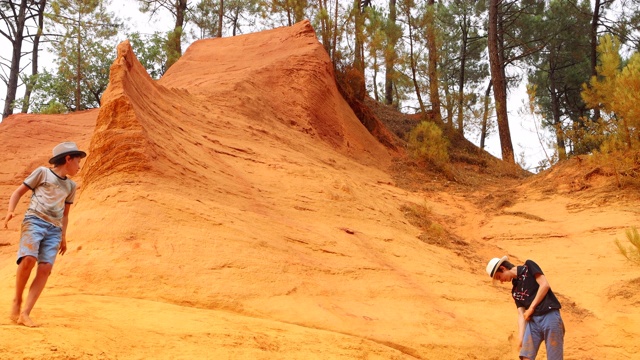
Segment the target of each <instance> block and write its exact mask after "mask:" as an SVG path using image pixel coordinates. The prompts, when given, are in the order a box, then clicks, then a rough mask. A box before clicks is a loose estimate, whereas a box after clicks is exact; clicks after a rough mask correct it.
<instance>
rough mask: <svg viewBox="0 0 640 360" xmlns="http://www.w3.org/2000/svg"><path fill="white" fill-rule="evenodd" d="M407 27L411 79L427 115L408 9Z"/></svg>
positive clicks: (424, 113) (423, 110)
mask: <svg viewBox="0 0 640 360" xmlns="http://www.w3.org/2000/svg"><path fill="white" fill-rule="evenodd" d="M407 27H408V28H409V63H410V65H411V79H412V80H413V87H414V88H415V90H416V97H417V98H418V104H420V112H421V113H422V114H423V115H426V113H427V109H426V108H425V107H424V102H423V101H422V96H421V95H420V86H419V85H418V79H417V77H416V72H417V71H416V60H415V55H414V54H413V24H412V23H411V11H410V9H407Z"/></svg>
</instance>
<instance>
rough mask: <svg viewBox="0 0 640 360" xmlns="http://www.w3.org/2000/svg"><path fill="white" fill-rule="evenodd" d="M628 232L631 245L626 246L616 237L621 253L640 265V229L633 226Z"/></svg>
mask: <svg viewBox="0 0 640 360" xmlns="http://www.w3.org/2000/svg"><path fill="white" fill-rule="evenodd" d="M626 233H627V240H629V242H630V243H631V246H625V245H624V244H622V242H620V240H618V239H616V245H617V246H618V250H620V253H621V254H622V255H623V256H624V257H626V258H627V259H628V260H629V261H631V262H634V263H636V264H638V265H640V234H638V229H637V228H635V227H632V228H630V229H627V231H626Z"/></svg>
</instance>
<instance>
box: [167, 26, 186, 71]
mask: <svg viewBox="0 0 640 360" xmlns="http://www.w3.org/2000/svg"><path fill="white" fill-rule="evenodd" d="M181 39H182V28H181V27H177V28H176V29H175V30H173V31H169V33H168V34H167V42H166V43H165V44H164V51H165V53H166V54H167V65H166V68H167V70H169V68H170V67H171V65H173V64H175V63H176V61H178V59H180V56H182V52H181V47H180V42H181V41H182V40H181Z"/></svg>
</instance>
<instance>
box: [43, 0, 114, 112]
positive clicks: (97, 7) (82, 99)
mask: <svg viewBox="0 0 640 360" xmlns="http://www.w3.org/2000/svg"><path fill="white" fill-rule="evenodd" d="M107 5H108V4H107V3H106V2H105V1H102V0H56V1H53V2H52V4H51V6H52V9H53V12H52V13H50V14H48V15H47V17H48V19H50V20H51V21H52V22H53V26H54V27H55V31H57V32H58V34H59V36H58V37H55V38H54V40H53V41H52V46H51V50H52V52H53V53H54V54H55V55H57V59H56V69H55V70H54V71H53V72H49V71H45V72H44V74H41V76H39V78H38V81H37V83H36V85H35V87H34V92H33V96H32V98H33V103H34V106H35V111H38V112H40V111H45V109H49V108H50V106H51V105H50V104H58V105H56V109H58V110H59V106H60V105H63V106H64V107H65V108H66V110H67V111H77V110H83V109H89V108H95V107H98V106H99V105H100V97H101V96H102V93H103V92H104V90H106V88H107V85H108V84H109V68H110V66H111V64H112V63H113V60H114V59H115V55H116V54H115V48H116V45H117V43H116V42H117V39H116V36H117V33H118V27H119V26H120V25H119V24H118V23H117V19H116V18H115V17H114V16H113V14H112V13H110V12H108V11H107V10H106V6H107ZM58 110H56V111H58ZM47 111H49V110H47Z"/></svg>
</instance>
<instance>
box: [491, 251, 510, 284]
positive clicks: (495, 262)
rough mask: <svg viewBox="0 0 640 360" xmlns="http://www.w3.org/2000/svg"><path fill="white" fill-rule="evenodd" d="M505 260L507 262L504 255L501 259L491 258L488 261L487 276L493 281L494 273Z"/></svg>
mask: <svg viewBox="0 0 640 360" xmlns="http://www.w3.org/2000/svg"><path fill="white" fill-rule="evenodd" d="M507 260H509V258H508V257H507V256H506V255H505V256H503V257H501V258H493V259H491V260H489V263H488V264H487V274H489V276H490V277H491V278H492V279H493V280H495V279H496V278H495V276H496V272H497V271H498V269H499V268H500V265H502V263H503V262H505V261H507Z"/></svg>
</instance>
